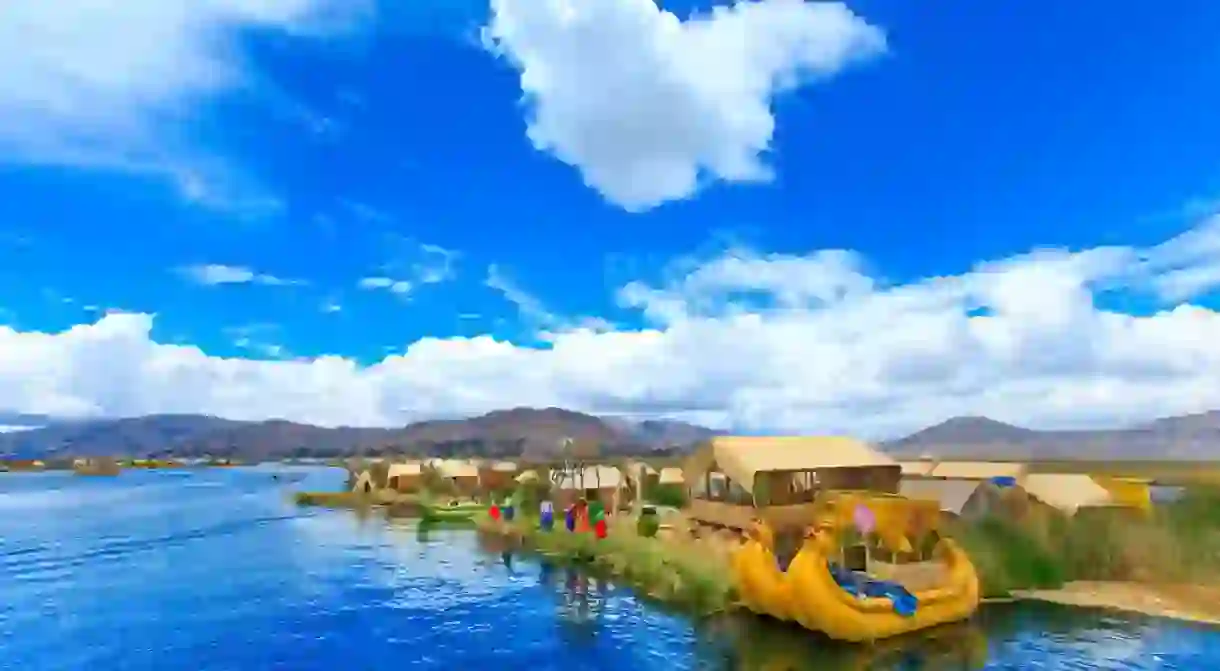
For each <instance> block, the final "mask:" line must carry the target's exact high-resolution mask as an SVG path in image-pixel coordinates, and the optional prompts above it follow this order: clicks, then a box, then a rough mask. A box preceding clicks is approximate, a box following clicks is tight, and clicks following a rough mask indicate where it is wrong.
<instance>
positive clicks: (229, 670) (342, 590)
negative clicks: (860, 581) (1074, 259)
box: [0, 468, 1220, 671]
mask: <svg viewBox="0 0 1220 671" xmlns="http://www.w3.org/2000/svg"><path fill="white" fill-rule="evenodd" d="M285 470H286V469H277V470H276V471H275V472H284V471H285ZM271 472H272V471H271V470H267V469H259V468H250V469H229V470H220V469H217V470H208V471H196V472H194V473H191V474H185V473H172V472H144V473H140V472H125V473H123V474H122V475H121V476H120V477H118V478H80V477H75V476H73V475H71V474H67V473H44V474H3V475H0V671H7V670H9V669H13V670H17V669H20V670H21V671H44V670H52V669H54V670H56V671H59V670H63V671H100V670H103V669H104V670H106V671H123V670H127V669H131V670H136V669H139V670H147V671H164V670H165V669H190V670H192V671H265V670H268V669H285V670H291V671H309V670H312V669H326V670H327V671H333V669H336V668H342V669H345V670H348V671H358V670H364V669H370V670H371V669H386V668H411V669H443V670H445V671H453V670H455V669H459V670H462V669H503V670H515V669H530V670H531V671H541V670H545V669H563V670H565V671H581V670H594V669H614V670H616V671H628V670H629V669H636V668H665V669H668V670H672V671H680V670H683V669H708V670H714V671H719V670H726V671H727V670H733V669H740V670H743V671H744V670H749V671H763V670H764V669H765V670H767V671H795V670H798V669H801V670H803V669H810V670H812V669H818V670H821V671H840V670H846V669H852V670H856V669H878V670H881V669H885V670H899V669H928V670H930V671H952V670H954V669H1027V668H1039V669H1184V670H1189V671H1199V670H1201V669H1209V668H1210V669H1220V632H1217V631H1215V630H1209V629H1205V628H1201V627H1192V626H1187V625H1182V624H1175V623H1171V622H1166V621H1159V620H1151V619H1143V618H1131V617H1126V616H1118V615H1110V614H1104V613H1096V612H1086V611H1074V610H1067V609H1063V608H1058V607H1049V606H1047V607H1042V606H1037V607H1035V606H1029V605H1020V606H996V607H991V608H987V609H984V611H983V612H982V613H981V614H980V617H979V618H978V621H977V622H974V623H971V624H969V625H962V626H958V627H951V628H948V629H945V630H941V631H939V632H936V636H935V637H932V638H926V637H923V638H920V639H918V640H914V641H901V642H898V643H893V644H886V645H882V646H879V647H878V648H876V649H873V650H868V651H863V650H859V649H844V648H836V647H832V646H829V645H827V644H825V643H820V642H819V641H818V639H816V638H815V637H813V636H811V635H808V634H806V633H805V632H801V631H799V630H793V629H789V628H785V627H779V626H775V625H771V624H766V623H762V622H760V621H758V620H755V619H752V618H747V617H738V618H731V619H729V618H726V619H723V620H720V621H716V622H712V623H708V624H705V625H702V626H700V627H698V628H696V627H694V626H692V624H691V623H690V622H689V621H687V620H685V619H683V618H681V617H678V616H674V615H670V614H667V613H664V612H661V611H659V610H657V609H656V608H654V607H651V606H648V605H645V604H642V603H641V602H639V601H638V600H636V599H635V598H634V597H633V596H632V594H631V593H630V592H629V591H628V590H625V589H621V588H617V587H614V586H611V585H606V584H599V583H597V582H596V581H590V580H587V579H584V578H582V577H581V576H579V575H576V574H572V573H569V572H567V571H564V570H561V569H551V570H548V569H546V568H545V567H543V566H541V565H539V564H538V563H535V562H529V561H524V560H520V559H518V560H516V561H510V560H507V559H505V558H504V557H501V556H499V555H496V554H489V553H486V552H482V551H480V549H479V545H478V542H477V540H476V538H475V537H474V535H473V534H472V533H471V532H465V531H446V532H431V533H429V534H427V535H423V536H421V535H420V533H419V532H418V530H417V528H416V527H415V526H413V525H412V524H410V523H406V522H402V523H399V522H390V523H387V522H386V521H385V520H384V519H382V518H380V517H372V518H367V519H364V520H360V519H358V518H357V517H356V516H355V515H354V514H352V513H350V512H344V511H325V510H297V509H296V508H295V507H294V506H292V505H291V504H290V503H289V502H288V500H287V498H288V494H289V487H300V488H306V489H321V488H335V487H337V486H338V485H339V483H340V482H341V480H342V477H343V476H342V474H341V473H340V472H338V471H335V470H327V469H300V470H298V471H296V472H298V473H300V474H301V475H302V476H303V477H305V480H304V481H303V482H299V483H295V484H293V485H291V486H289V485H285V484H284V483H283V482H282V481H276V480H274V479H273V478H272V477H271Z"/></svg>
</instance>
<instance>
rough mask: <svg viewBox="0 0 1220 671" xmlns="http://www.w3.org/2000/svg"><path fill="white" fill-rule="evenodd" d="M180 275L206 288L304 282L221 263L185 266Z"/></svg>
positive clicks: (296, 284) (282, 284)
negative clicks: (223, 285)
mask: <svg viewBox="0 0 1220 671" xmlns="http://www.w3.org/2000/svg"><path fill="white" fill-rule="evenodd" d="M177 272H178V274H180V275H182V276H183V277H184V278H186V279H187V280H189V281H191V282H194V283H196V284H202V285H204V286H210V287H212V286H218V285H221V284H262V285H266V286H273V287H286V286H300V285H302V284H305V283H306V282H305V281H304V280H296V279H285V278H282V277H277V276H275V275H269V274H267V273H260V272H257V271H254V270H251V269H249V268H246V267H245V266H227V265H224V264H219V263H206V264H198V265H193V266H184V267H182V268H178V269H177Z"/></svg>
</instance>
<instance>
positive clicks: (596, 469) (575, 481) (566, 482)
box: [556, 466, 623, 489]
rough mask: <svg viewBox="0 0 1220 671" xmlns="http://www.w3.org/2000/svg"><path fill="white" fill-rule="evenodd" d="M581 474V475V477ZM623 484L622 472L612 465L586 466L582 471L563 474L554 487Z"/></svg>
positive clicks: (572, 487)
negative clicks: (573, 473)
mask: <svg viewBox="0 0 1220 671" xmlns="http://www.w3.org/2000/svg"><path fill="white" fill-rule="evenodd" d="M582 475H583V477H582ZM622 484H623V474H622V472H621V471H619V470H618V469H617V468H615V467H613V466H587V467H585V469H584V472H583V473H576V474H575V477H573V476H572V475H570V474H569V475H564V476H563V477H561V478H560V479H559V484H558V485H557V486H556V489H582V488H583V489H592V488H598V489H611V488H618V487H620V486H622Z"/></svg>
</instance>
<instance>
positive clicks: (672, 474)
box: [296, 436, 1220, 635]
mask: <svg viewBox="0 0 1220 671" xmlns="http://www.w3.org/2000/svg"><path fill="white" fill-rule="evenodd" d="M596 461H597V460H596V459H588V460H582V459H580V458H577V457H575V456H571V455H568V456H567V457H566V458H565V459H564V460H563V462H562V463H558V462H557V463H550V464H532V465H530V466H528V467H521V466H517V465H514V464H511V463H508V462H485V461H483V462H481V461H477V460H468V461H454V460H440V459H433V460H426V461H406V460H395V459H385V460H380V461H364V462H348V463H347V464H345V465H346V466H347V467H348V472H349V478H348V482H347V484H346V486H345V487H344V491H342V492H302V493H300V494H297V495H296V500H297V502H298V503H300V504H302V505H321V506H328V507H340V508H353V509H357V510H361V511H363V510H367V509H369V508H373V507H381V508H384V509H385V510H386V512H387V514H392V511H398V512H400V513H401V514H402V515H406V516H414V517H421V518H425V517H427V516H426V515H424V511H425V509H426V508H427V507H428V506H430V505H435V504H436V503H437V502H442V503H445V502H452V501H462V502H465V503H464V504H463V505H461V506H458V508H460V510H457V511H456V512H457V513H461V514H462V516H463V517H464V518H465V517H467V513H471V514H470V515H469V517H470V518H471V519H473V521H474V522H475V524H476V526H477V528H478V529H479V530H480V531H481V532H482V533H481V536H482V537H483V538H484V539H485V541H486V543H487V544H488V545H489V546H493V545H494V546H496V547H499V548H501V550H500V551H517V550H523V551H527V552H536V553H538V554H540V555H543V556H545V557H547V558H549V559H550V560H551V561H555V562H562V563H572V564H580V565H582V566H584V567H586V568H587V569H589V570H592V571H594V572H601V573H603V574H608V575H610V576H613V577H616V578H618V579H620V580H622V581H623V582H625V583H628V584H632V585H634V586H635V587H636V588H637V589H638V591H639V592H640V593H641V594H642V595H645V596H648V597H651V598H654V599H656V600H658V601H661V602H663V603H666V604H669V605H672V606H675V607H680V608H683V609H686V610H689V611H693V612H696V613H715V612H719V611H722V610H726V609H730V608H733V607H734V606H736V605H738V604H741V605H746V604H745V603H744V602H745V601H749V600H752V601H753V602H754V606H755V608H753V609H754V610H758V608H757V607H758V606H759V605H760V604H761V603H763V601H765V600H764V599H762V598H761V597H759V594H760V592H758V591H757V590H755V592H753V593H752V594H753V597H750V594H748V592H749V590H748V589H745V588H744V587H743V579H742V576H743V575H746V574H750V573H751V572H750V571H745V572H744V573H743V572H742V571H739V570H737V569H735V568H734V566H735V564H734V561H733V557H734V555H736V554H740V553H739V551H740V550H741V548H743V547H747V546H749V544H750V542H751V540H757V538H751V536H750V531H751V529H752V528H754V527H755V522H756V521H758V520H763V521H765V522H766V524H767V526H768V527H769V528H770V530H771V531H772V532H774V534H773V538H768V539H767V540H766V541H765V543H764V545H765V546H767V550H768V553H769V554H767V553H762V554H763V555H765V556H764V557H763V558H764V559H766V560H767V561H771V559H770V557H771V556H773V557H774V559H775V562H776V563H778V564H779V565H780V566H789V565H790V563H791V561H792V560H793V559H794V558H795V557H796V555H797V554H799V552H800V551H801V549H802V548H803V547H805V546H807V545H808V541H809V540H810V538H809V537H808V534H809V532H810V529H811V528H813V527H814V526H815V522H817V521H818V520H819V516H823V517H824V515H822V513H824V512H826V511H825V510H824V508H825V505H826V503H827V501H828V498H827V497H830V496H838V495H840V494H843V493H847V492H856V493H858V494H861V495H864V496H863V497H862V498H861V499H860V500H861V501H864V502H865V504H864V505H863V507H864V508H868V509H869V511H870V513H869V515H868V517H871V518H872V521H871V522H869V523H868V524H865V525H864V526H863V527H862V526H861V525H860V521H859V520H857V519H856V515H855V513H854V510H855V509H856V508H857V507H860V506H856V505H852V506H848V507H845V508H843V510H842V511H840V513H839V514H836V515H834V516H833V517H834V519H835V521H836V524H835V527H836V529H837V532H838V533H837V534H836V540H837V542H838V543H839V545H840V546H841V547H840V548H838V550H837V551H831V555H833V559H834V563H836V564H837V565H839V566H840V567H841V568H843V569H844V570H847V571H850V572H852V573H862V574H866V575H869V576H872V577H873V578H875V579H876V580H874V581H873V582H872V583H869V584H868V585H866V586H865V587H878V585H879V584H880V583H897V584H898V585H900V586H902V587H904V588H905V589H906V590H907V591H908V592H909V593H910V594H912V595H913V596H916V597H917V599H916V601H917V602H918V604H919V605H917V606H916V610H917V611H918V609H919V608H920V607H922V606H925V605H929V604H931V603H932V602H933V601H936V599H932V598H930V597H929V598H927V599H923V598H918V597H919V595H920V593H921V592H923V593H925V594H933V593H934V592H935V590H936V585H937V584H938V583H937V579H938V578H940V577H943V576H942V575H941V573H940V572H938V570H934V569H939V568H940V567H937V566H934V565H935V564H937V563H943V562H940V559H942V557H941V553H938V552H937V547H938V545H945V544H942V543H940V539H941V538H947V539H951V540H952V541H953V543H952V544H951V545H946V547H952V546H956V547H957V548H959V549H960V550H962V551H963V553H964V554H961V556H962V557H964V558H966V559H967V560H968V561H969V562H970V564H972V566H973V569H974V571H975V573H976V575H977V582H978V591H977V592H975V593H976V594H978V596H980V597H982V598H984V599H996V598H1004V597H1011V596H1017V597H1023V596H1026V595H1029V594H1031V593H1032V592H1031V590H1032V591H1036V592H1038V593H1040V594H1042V595H1046V594H1048V593H1050V592H1054V591H1055V590H1060V589H1062V588H1064V586H1065V585H1068V583H1072V585H1071V586H1070V587H1071V588H1075V587H1077V586H1079V583H1080V582H1081V581H1108V582H1110V583H1119V584H1123V583H1125V584H1138V585H1140V586H1141V587H1147V588H1149V589H1158V590H1159V589H1161V588H1163V587H1172V586H1191V587H1192V588H1193V587H1196V586H1206V585H1220V512H1218V511H1220V492H1218V491H1217V489H1216V488H1215V486H1214V485H1212V484H1211V483H1212V482H1220V476H1218V477H1216V478H1215V479H1214V481H1213V480H1199V479H1194V480H1190V481H1187V482H1182V483H1180V486H1176V485H1178V484H1179V483H1174V484H1175V486H1174V487H1166V486H1164V485H1165V484H1166V481H1165V480H1164V479H1161V481H1160V483H1159V485H1154V484H1153V483H1151V482H1150V480H1151V478H1150V477H1148V476H1143V477H1141V473H1142V471H1140V470H1138V469H1134V470H1131V469H1128V468H1127V467H1122V468H1110V469H1108V470H1106V471H1105V472H1102V473H1093V472H1092V470H1090V469H1092V468H1095V467H1097V465H1090V464H1089V463H1088V462H1080V463H1075V464H1063V463H1055V464H1040V463H1031V464H1019V463H1009V462H960V461H959V462H954V461H937V460H931V459H929V460H920V461H916V462H897V461H894V460H893V459H891V458H889V457H888V456H886V455H884V454H881V453H879V452H877V451H876V450H873V449H871V447H870V446H868V445H866V444H863V443H860V442H859V441H853V440H851V439H845V438H806V437H795V438H772V437H768V438H742V437H731V436H724V437H717V438H714V439H712V440H710V441H708V443H707V444H705V445H704V446H703V447H701V448H700V449H699V450H697V451H696V452H695V453H694V454H692V455H690V457H689V458H687V459H686V460H685V461H684V462H683V463H682V466H681V468H678V467H676V466H674V465H673V463H672V462H667V463H662V462H660V461H659V460H653V461H651V462H650V463H644V462H635V463H619V464H617V465H611V463H604V462H605V460H603V463H600V464H598V463H595V462H596ZM1196 470H1199V469H1196ZM1204 470H1205V469H1204ZM1209 472H1220V468H1216V467H1213V471H1209ZM1158 478H1159V476H1158ZM1167 489H1172V490H1174V491H1173V492H1172V496H1167V494H1169V493H1170V492H1167V491H1166V490H1167ZM509 497H511V499H512V501H513V508H515V512H516V519H505V518H504V517H503V516H501V517H500V518H499V519H497V518H495V517H493V516H492V515H490V514H488V513H487V512H484V511H486V510H488V509H489V508H490V506H489V504H490V502H491V501H497V502H504V501H505V499H506V498H509ZM474 501H481V502H482V505H483V506H484V507H483V509H482V510H480V508H479V504H477V503H474ZM545 501H549V502H552V504H553V510H554V513H555V514H560V515H562V514H563V513H561V512H560V511H561V510H564V509H567V508H568V507H569V506H570V505H572V504H573V503H574V502H576V501H583V502H587V504H588V505H590V506H592V505H594V503H596V504H598V505H600V506H602V507H604V509H605V510H606V511H608V512H609V513H610V514H608V515H606V522H605V524H606V526H605V528H604V529H603V530H602V531H604V533H603V534H597V533H591V532H587V533H571V532H568V531H566V530H565V529H564V528H563V526H562V525H561V526H560V528H559V529H558V530H554V531H548V530H545V529H544V528H543V525H542V523H541V511H540V504H541V503H542V502H545ZM916 503H917V504H918V505H916ZM641 504H647V505H649V506H655V508H654V510H657V511H663V514H662V515H659V516H649V515H643V516H640V515H637V514H635V513H630V512H628V511H640V510H641V507H640V506H641ZM899 504H901V505H899ZM895 506H897V507H898V508H904V509H910V510H919V511H921V512H920V513H919V515H918V516H913V515H910V514H902V515H898V514H890V512H893V511H891V510H890V509H892V508H895ZM819 511H821V512H819ZM887 511H889V512H887ZM455 514H456V513H455ZM450 516H451V515H446V517H450ZM658 517H661V518H663V519H661V520H660V521H659V523H658V520H657V518H658ZM917 518H921V519H922V520H923V521H922V522H920V523H918V524H915V527H920V528H922V529H923V531H922V532H921V531H920V530H919V529H914V528H913V527H912V524H914V521H915V520H916V519H917ZM650 520H651V523H652V524H653V525H654V526H659V527H660V529H659V531H658V530H657V529H654V530H653V531H652V532H647V531H642V529H643V528H644V527H646V526H648V525H647V524H646V523H647V522H649V521H650ZM599 535H600V536H602V537H599ZM824 535H825V534H824ZM756 549H757V548H756ZM756 554H757V553H756ZM827 559H828V560H829V559H831V557H830V556H828V557H827ZM806 563H808V562H806ZM756 564H758V565H759V566H762V565H763V564H766V565H767V566H770V564H767V562H766V561H764V562H762V563H758V562H756ZM925 569H926V570H925ZM763 573H764V572H761V571H753V572H752V575H753V576H754V578H757V580H754V582H755V583H758V584H762V583H768V582H776V581H771V580H770V579H769V577H768V576H765V575H763ZM782 573H783V574H784V575H781V576H780V577H781V578H783V580H781V581H780V582H783V581H786V580H788V579H789V578H791V579H792V580H794V581H795V582H801V581H802V580H803V578H799V577H798V578H792V577H791V576H786V571H785V572H782ZM797 573H800V574H801V575H804V576H808V575H813V573H810V572H808V571H806V572H800V571H798V572H797ZM760 576H761V577H760ZM770 577H775V576H770ZM763 578H767V580H763ZM820 578H825V576H820ZM837 580H838V578H837V577H836V581H837ZM959 582H960V583H961V585H965V584H966V582H968V581H959ZM916 584H918V585H920V586H916ZM764 586H765V585H764ZM840 586H842V585H840ZM959 586H960V585H959ZM848 587H852V588H853V589H855V588H858V587H859V586H858V585H854V583H853V585H849V586H848ZM848 587H844V590H845V593H847V592H851V590H850V589H848ZM929 590H930V591H929ZM764 591H765V590H764ZM865 591H867V590H865ZM959 591H961V592H962V593H963V594H967V595H968V592H969V590H966V591H962V590H959ZM823 592H833V590H829V589H828V590H823ZM857 592H859V590H858V589H857ZM860 593H863V592H860ZM1209 593H1215V592H1209ZM839 596H842V595H838V594H837V593H836V598H838V597H839ZM849 596H854V597H856V598H863V597H859V594H857V593H855V592H851V594H849ZM865 596H867V594H865ZM872 598H875V597H872ZM891 600H892V599H891ZM967 601H969V600H967ZM764 610H765V609H764ZM789 610H790V609H789ZM967 610H968V609H967ZM1213 610H1214V611H1220V606H1218V607H1214V608H1213ZM963 612H965V611H963ZM806 619H810V617H809V616H808V614H806ZM870 635H871V634H870Z"/></svg>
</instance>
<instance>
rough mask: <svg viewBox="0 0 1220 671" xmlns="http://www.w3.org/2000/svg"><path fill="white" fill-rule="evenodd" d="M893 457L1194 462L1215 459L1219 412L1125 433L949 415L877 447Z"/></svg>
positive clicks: (1173, 419)
mask: <svg viewBox="0 0 1220 671" xmlns="http://www.w3.org/2000/svg"><path fill="white" fill-rule="evenodd" d="M881 447H882V449H884V450H885V451H886V452H888V453H890V454H892V455H894V456H898V457H917V456H920V455H923V454H928V455H932V456H937V457H944V458H972V459H1040V460H1059V459H1065V460H1066V459H1111V460H1124V461H1127V460H1131V461H1134V460H1150V461H1151V460H1164V461H1196V460H1207V459H1218V458H1220V411H1211V412H1204V413H1199V414H1193V415H1184V416H1180V417H1165V418H1163V419H1158V420H1155V421H1153V422H1149V423H1147V424H1143V425H1139V426H1135V427H1131V428H1126V429H1103V430H1091V431H1037V430H1034V429H1026V428H1022V427H1019V426H1013V425H1011V424H1005V423H1003V422H997V421H995V420H993V419H988V418H986V417H955V418H953V419H950V420H948V421H946V422H942V423H941V424H937V425H936V426H932V427H929V428H926V429H924V430H922V431H918V432H916V433H914V434H911V435H910V436H907V437H906V438H901V439H898V440H893V441H889V442H886V443H883V444H882V445H881Z"/></svg>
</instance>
